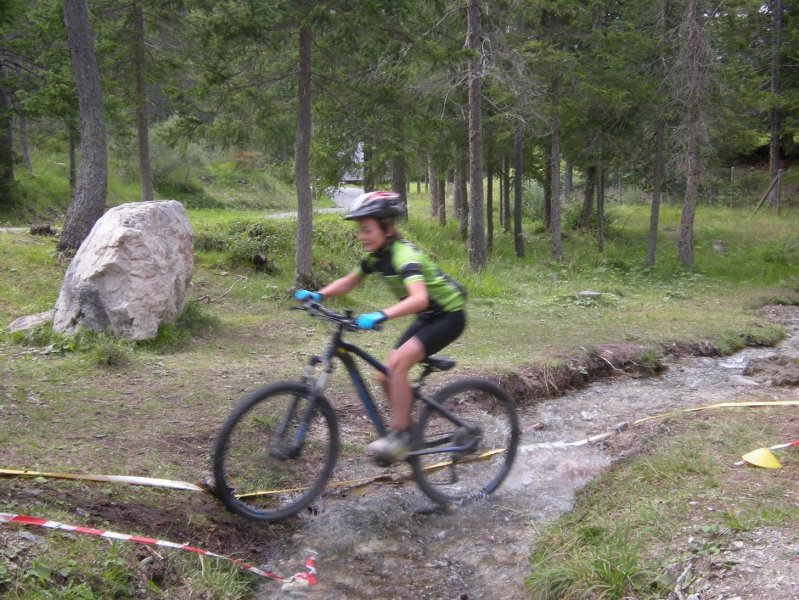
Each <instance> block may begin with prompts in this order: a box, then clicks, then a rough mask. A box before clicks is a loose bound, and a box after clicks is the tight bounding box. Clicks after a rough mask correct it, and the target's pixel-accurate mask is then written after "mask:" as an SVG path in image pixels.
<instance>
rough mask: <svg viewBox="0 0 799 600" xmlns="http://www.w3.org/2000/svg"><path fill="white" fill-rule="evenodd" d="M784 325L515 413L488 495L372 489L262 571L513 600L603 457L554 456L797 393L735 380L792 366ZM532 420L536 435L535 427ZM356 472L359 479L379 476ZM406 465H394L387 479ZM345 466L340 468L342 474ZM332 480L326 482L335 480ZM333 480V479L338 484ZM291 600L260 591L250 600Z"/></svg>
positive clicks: (406, 591) (301, 531) (326, 507)
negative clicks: (449, 498) (649, 423)
mask: <svg viewBox="0 0 799 600" xmlns="http://www.w3.org/2000/svg"><path fill="white" fill-rule="evenodd" d="M772 310H773V311H774V314H775V315H776V316H777V317H778V319H779V320H780V321H781V322H782V323H783V324H786V325H788V326H789V327H790V328H791V334H790V337H789V338H788V339H786V340H785V341H784V342H783V343H782V344H780V346H779V347H778V348H776V349H747V350H745V351H743V352H741V353H739V354H736V355H734V356H730V357H724V358H683V359H679V360H676V361H672V362H671V363H670V364H669V368H668V370H667V371H666V373H665V374H663V375H661V376H658V377H649V378H635V377H632V376H629V375H622V376H619V377H616V378H612V379H608V380H604V381H602V382H599V383H596V384H593V385H591V386H590V387H587V388H585V389H583V390H581V391H578V392H575V393H572V394H568V395H566V396H563V397H560V398H557V399H553V400H549V401H545V402H542V403H540V404H537V405H535V406H530V407H526V408H524V409H522V410H521V415H522V420H523V430H524V435H523V438H522V444H523V445H524V447H523V449H522V451H521V452H520V454H519V457H518V460H517V463H516V465H515V466H514V469H513V472H512V473H511V475H510V477H509V479H508V480H507V481H506V483H505V484H504V485H503V487H502V488H501V489H500V491H499V492H498V493H497V494H496V495H495V496H494V497H492V498H490V499H488V500H486V501H482V502H478V503H475V504H471V505H467V506H460V507H457V508H454V509H451V510H444V509H440V508H436V507H435V506H434V505H433V504H431V502H430V501H429V500H427V498H426V497H425V496H424V495H422V494H421V492H420V491H418V490H417V489H416V486H415V483H413V481H412V480H409V481H408V482H407V483H405V484H402V485H396V484H395V485H380V484H377V485H372V486H370V487H368V488H364V489H359V490H353V491H352V492H350V493H348V494H346V495H345V494H342V493H340V494H337V495H334V496H332V497H327V498H324V499H322V500H320V501H319V502H318V503H317V504H316V505H315V506H314V507H313V511H312V512H311V511H309V512H307V513H305V514H303V515H302V516H301V517H300V519H301V520H302V524H301V526H300V527H299V528H298V530H297V533H295V534H294V535H293V536H292V538H291V539H290V540H287V542H286V544H285V546H284V547H283V548H282V549H281V550H280V551H279V553H278V554H277V555H276V557H275V560H274V561H273V562H272V563H270V564H269V567H270V568H273V569H275V570H277V571H278V572H287V573H292V572H296V571H299V570H301V567H302V560H303V556H304V555H305V553H306V552H307V551H308V550H309V549H311V550H313V551H314V552H315V553H316V555H317V567H318V570H319V585H318V586H317V587H316V588H314V589H313V590H312V591H310V592H306V593H305V594H304V596H306V597H309V598H325V599H328V598H330V599H333V598H409V599H411V598H413V599H416V598H505V599H522V598H524V577H525V575H526V574H527V572H528V565H527V557H528V555H529V550H530V547H531V545H532V544H533V543H534V542H535V539H536V532H537V529H538V527H539V526H541V525H542V524H545V523H547V522H550V521H552V520H553V519H555V518H556V517H557V516H558V515H560V514H561V513H563V512H564V511H566V510H568V509H569V508H570V506H571V503H572V500H573V495H574V491H575V490H576V489H578V488H580V487H581V486H583V485H584V484H585V483H586V482H587V481H588V480H590V479H591V478H592V477H594V476H596V475H597V474H598V473H599V472H600V471H601V470H602V469H603V468H605V467H607V466H608V465H609V464H610V463H611V462H612V460H613V458H614V457H613V456H612V455H611V454H610V453H609V452H607V451H606V450H605V449H604V448H603V447H602V445H601V444H600V445H591V444H587V445H583V446H577V447H563V446H560V445H559V444H557V443H556V442H563V441H565V442H570V441H575V440H581V439H584V438H586V437H588V436H591V435H595V434H598V433H602V432H605V431H608V430H610V429H612V428H613V427H615V426H616V425H617V424H619V423H621V422H625V421H633V420H635V419H639V418H642V417H646V416H650V415H657V414H661V413H664V412H668V411H673V410H675V409H680V408H684V407H689V406H697V405H705V404H712V403H717V402H723V401H726V400H732V399H739V398H741V397H742V396H746V395H747V394H750V393H753V392H756V393H757V397H758V399H761V400H764V399H769V398H774V399H782V398H784V397H785V396H786V394H792V397H794V398H796V397H797V396H799V393H797V390H796V388H793V389H792V390H789V389H788V388H778V387H770V386H769V385H768V384H763V383H758V382H757V381H755V380H754V379H752V378H749V377H746V376H744V375H743V374H742V372H743V370H744V367H745V366H746V365H747V363H748V362H749V361H751V360H752V359H760V358H764V357H768V356H771V355H775V354H780V355H788V356H791V357H799V309H797V308H795V307H792V308H788V307H776V308H774V309H772ZM539 422H540V423H543V424H544V428H543V429H540V430H539V429H538V428H537V427H536V426H535V425H534V424H536V423H539ZM362 462H363V464H361V463H359V464H358V465H357V468H358V472H359V475H361V476H363V475H365V474H366V473H367V472H368V473H372V472H373V473H374V474H375V475H379V474H382V473H384V472H383V471H381V470H379V469H377V467H372V466H370V465H368V464H367V463H366V462H365V460H364V461H362ZM405 468H406V467H405V466H404V465H403V466H401V467H395V468H394V470H393V471H391V473H392V474H394V475H396V474H398V473H401V472H403V469H405ZM352 469H353V466H352V465H343V469H342V470H344V471H351V470H352ZM334 477H335V476H334ZM338 477H339V478H340V477H341V475H338ZM288 597H294V596H292V595H291V593H290V592H281V591H280V589H279V585H276V584H275V583H273V582H268V583H265V584H264V585H263V586H262V587H261V590H260V592H259V598H264V599H267V598H288Z"/></svg>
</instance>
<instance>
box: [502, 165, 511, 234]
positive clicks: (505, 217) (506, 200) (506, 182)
mask: <svg viewBox="0 0 799 600" xmlns="http://www.w3.org/2000/svg"><path fill="white" fill-rule="evenodd" d="M501 202H502V211H501V213H500V214H501V215H502V218H501V219H500V220H501V221H502V231H504V232H505V233H509V232H510V160H508V158H507V157H505V158H503V159H502V199H501Z"/></svg>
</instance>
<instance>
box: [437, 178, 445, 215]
mask: <svg viewBox="0 0 799 600" xmlns="http://www.w3.org/2000/svg"><path fill="white" fill-rule="evenodd" d="M436 190H437V191H438V200H437V201H436V205H437V206H438V224H439V225H440V226H441V227H444V226H445V225H446V224H447V178H446V177H442V178H440V179H439V180H438V183H437V184H436Z"/></svg>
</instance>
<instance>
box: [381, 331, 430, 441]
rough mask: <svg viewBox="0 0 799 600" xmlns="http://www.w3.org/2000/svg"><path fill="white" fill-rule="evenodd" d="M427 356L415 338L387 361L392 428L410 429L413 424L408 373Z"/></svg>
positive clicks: (387, 391)
mask: <svg viewBox="0 0 799 600" xmlns="http://www.w3.org/2000/svg"><path fill="white" fill-rule="evenodd" d="M425 356H427V351H426V350H425V347H424V344H423V343H422V341H421V340H420V339H419V338H418V337H416V336H414V337H412V338H411V339H409V340H408V341H406V342H405V343H403V344H402V346H400V347H399V348H396V349H395V350H392V351H391V353H389V355H388V359H387V360H386V366H387V367H388V377H387V378H386V384H385V389H386V395H387V396H388V403H389V405H390V406H391V428H392V429H396V430H398V431H404V430H406V429H408V428H409V427H410V426H411V425H412V423H411V414H410V413H411V397H412V391H411V385H410V383H409V382H408V373H409V372H410V370H411V368H412V367H413V366H414V365H415V364H416V363H418V362H419V361H421V360H422V359H423V358H424V357H425Z"/></svg>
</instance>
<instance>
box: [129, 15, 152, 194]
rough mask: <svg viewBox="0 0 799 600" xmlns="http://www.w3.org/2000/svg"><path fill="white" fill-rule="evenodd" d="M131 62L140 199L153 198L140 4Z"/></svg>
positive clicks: (135, 18) (135, 20)
mask: <svg viewBox="0 0 799 600" xmlns="http://www.w3.org/2000/svg"><path fill="white" fill-rule="evenodd" d="M133 40H134V41H133V44H134V46H133V63H134V66H135V69H136V130H137V132H138V138H139V180H140V181H141V199H142V200H143V201H147V200H152V199H153V176H152V170H151V169H150V125H149V119H148V117H147V89H146V87H145V82H144V73H145V55H144V14H143V12H142V8H141V4H140V3H139V2H136V3H134V4H133Z"/></svg>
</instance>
